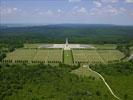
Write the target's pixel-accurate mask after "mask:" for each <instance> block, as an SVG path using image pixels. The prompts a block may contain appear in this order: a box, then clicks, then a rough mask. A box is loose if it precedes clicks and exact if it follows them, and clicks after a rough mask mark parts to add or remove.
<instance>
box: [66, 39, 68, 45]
mask: <svg viewBox="0 0 133 100" xmlns="http://www.w3.org/2000/svg"><path fill="white" fill-rule="evenodd" d="M67 45H68V38H66V46H67Z"/></svg>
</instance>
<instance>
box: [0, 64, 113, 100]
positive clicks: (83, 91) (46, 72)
mask: <svg viewBox="0 0 133 100" xmlns="http://www.w3.org/2000/svg"><path fill="white" fill-rule="evenodd" d="M70 72H71V67H70V66H69V67H66V66H65V65H60V66H56V67H55V66H54V67H52V66H50V65H42V64H40V65H34V66H33V65H7V64H5V65H0V80H1V81H0V99H1V100H3V99H4V100H81V99H82V100H107V99H108V100H115V99H114V98H113V96H112V95H111V94H110V93H109V91H108V89H107V88H106V86H105V85H104V84H103V83H102V81H101V80H96V79H95V78H91V77H79V76H77V75H75V74H71V73H70Z"/></svg>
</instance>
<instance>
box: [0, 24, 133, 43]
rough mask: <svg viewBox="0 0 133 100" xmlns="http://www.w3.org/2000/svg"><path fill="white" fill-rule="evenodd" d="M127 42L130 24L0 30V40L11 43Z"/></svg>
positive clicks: (131, 29)
mask: <svg viewBox="0 0 133 100" xmlns="http://www.w3.org/2000/svg"><path fill="white" fill-rule="evenodd" d="M66 37H68V38H69V42H71V43H86V44H88V43H96V44H98V43H99V44H105V43H128V42H129V41H131V40H133V27H132V26H130V27H128V26H108V27H106V26H102V27H101V26H100V25H99V26H93V27H91V26H85V25H83V26H82V25H80V26H79V27H74V25H73V26H70V27H68V26H67V27H66V26H61V25H60V26H56V25H55V26H36V27H9V28H8V27H6V28H2V29H1V31H0V42H2V41H7V42H9V41H10V42H11V43H13V42H14V43H15V42H17V43H40V42H46V43H64V42H65V38H66Z"/></svg>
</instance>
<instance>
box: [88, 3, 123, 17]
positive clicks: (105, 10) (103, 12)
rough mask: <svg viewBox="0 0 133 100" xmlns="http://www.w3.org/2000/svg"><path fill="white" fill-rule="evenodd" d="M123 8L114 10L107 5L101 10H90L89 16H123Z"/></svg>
mask: <svg viewBox="0 0 133 100" xmlns="http://www.w3.org/2000/svg"><path fill="white" fill-rule="evenodd" d="M125 12H126V9H125V8H115V7H113V6H111V5H107V6H105V7H101V8H92V9H91V10H90V14H91V15H118V14H125Z"/></svg>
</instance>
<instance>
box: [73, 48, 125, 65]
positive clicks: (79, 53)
mask: <svg viewBox="0 0 133 100" xmlns="http://www.w3.org/2000/svg"><path fill="white" fill-rule="evenodd" d="M73 57H74V62H75V63H78V62H80V63H90V64H91V63H108V62H110V61H115V60H120V59H121V58H122V57H124V55H123V54H122V53H121V52H119V51H117V50H73Z"/></svg>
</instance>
